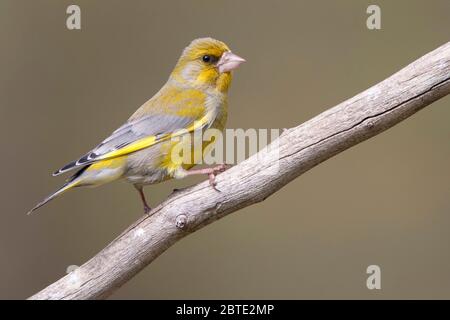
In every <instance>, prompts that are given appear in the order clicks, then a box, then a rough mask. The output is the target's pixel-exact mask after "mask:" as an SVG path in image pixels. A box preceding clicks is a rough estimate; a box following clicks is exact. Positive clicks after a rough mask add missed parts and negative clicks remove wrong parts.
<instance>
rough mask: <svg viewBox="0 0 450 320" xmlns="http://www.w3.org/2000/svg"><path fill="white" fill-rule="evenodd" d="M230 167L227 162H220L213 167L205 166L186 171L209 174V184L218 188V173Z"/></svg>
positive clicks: (189, 174) (191, 173)
mask: <svg viewBox="0 0 450 320" xmlns="http://www.w3.org/2000/svg"><path fill="white" fill-rule="evenodd" d="M228 168H229V166H228V165H226V164H219V165H218V166H215V167H212V168H203V169H191V170H189V171H186V175H188V176H192V175H195V174H207V175H208V179H209V184H210V185H211V187H213V188H214V189H215V188H216V184H217V183H216V175H217V174H219V173H221V172H224V171H225V170H227V169H228Z"/></svg>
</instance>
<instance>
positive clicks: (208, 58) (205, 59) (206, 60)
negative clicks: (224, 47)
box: [202, 54, 212, 63]
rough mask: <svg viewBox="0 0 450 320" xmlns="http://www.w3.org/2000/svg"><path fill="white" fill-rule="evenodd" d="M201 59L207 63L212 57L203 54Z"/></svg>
mask: <svg viewBox="0 0 450 320" xmlns="http://www.w3.org/2000/svg"><path fill="white" fill-rule="evenodd" d="M202 60H203V62H206V63H208V62H211V60H212V59H211V56H209V55H207V54H205V55H204V56H203V57H202Z"/></svg>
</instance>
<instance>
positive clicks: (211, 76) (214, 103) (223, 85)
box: [30, 38, 231, 212]
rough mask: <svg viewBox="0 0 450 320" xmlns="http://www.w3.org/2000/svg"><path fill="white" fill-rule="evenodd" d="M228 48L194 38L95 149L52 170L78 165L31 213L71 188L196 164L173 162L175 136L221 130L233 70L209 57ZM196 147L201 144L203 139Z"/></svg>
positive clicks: (165, 173) (179, 172)
mask: <svg viewBox="0 0 450 320" xmlns="http://www.w3.org/2000/svg"><path fill="white" fill-rule="evenodd" d="M229 51H230V49H229V48H228V47H227V46H226V45H225V44H224V43H223V42H220V41H218V40H214V39H211V38H202V39H197V40H194V41H193V42H192V43H191V44H190V45H189V46H188V47H187V48H186V49H185V50H184V52H183V54H182V55H181V57H180V59H179V61H178V63H177V65H176V66H175V68H174V70H173V72H172V73H171V75H170V77H169V79H168V81H167V83H166V84H165V85H164V86H163V87H162V88H161V90H160V91H159V92H158V93H157V94H155V96H153V97H152V98H151V99H150V100H148V101H147V102H146V103H144V104H143V105H142V106H141V107H140V108H139V109H138V110H137V111H136V112H135V113H134V114H133V115H132V116H131V117H130V118H129V119H128V121H127V122H126V123H125V124H124V125H123V126H122V127H120V128H119V129H117V130H116V131H115V132H114V133H113V134H112V135H111V136H110V137H108V138H107V139H105V140H104V141H103V142H102V143H101V144H100V145H98V146H97V147H96V148H95V149H93V150H92V151H91V152H89V153H87V154H86V155H85V156H83V157H82V158H80V159H78V160H77V161H74V162H71V163H69V164H68V165H66V166H64V167H63V168H62V169H60V170H58V171H57V172H55V174H54V175H58V174H61V173H63V172H66V171H69V170H72V169H75V168H78V169H79V171H78V172H77V173H76V174H75V175H73V176H72V177H71V178H70V179H69V180H68V182H67V183H66V184H65V185H64V186H63V187H62V188H60V189H59V190H58V191H56V192H55V193H54V194H52V195H50V196H49V197H47V198H46V199H44V201H42V202H41V203H39V204H38V205H37V206H36V207H35V208H33V209H32V210H31V211H30V212H32V211H34V210H35V209H37V208H39V207H40V206H42V205H44V204H45V203H47V202H48V201H50V200H51V199H53V198H54V197H56V196H58V195H60V194H62V193H63V192H65V191H67V190H69V189H71V188H73V187H80V186H98V185H102V184H104V183H108V182H111V181H114V180H117V179H126V180H127V181H129V182H130V183H132V184H134V185H135V186H136V187H138V188H141V187H142V186H143V185H147V184H154V183H158V182H161V181H163V180H166V179H169V178H173V177H183V176H184V174H183V172H184V171H185V170H187V169H190V168H191V167H192V166H194V164H193V163H179V162H174V161H172V159H171V150H172V148H173V147H174V146H175V144H176V143H177V142H174V141H173V138H174V136H181V135H182V134H192V133H193V132H194V130H199V129H200V130H205V129H207V128H215V129H219V130H223V129H224V127H225V123H226V119H227V92H228V89H229V86H230V83H231V73H230V72H229V71H228V72H219V68H218V66H217V65H215V64H214V63H213V61H217V60H218V59H219V58H220V57H222V56H223V55H224V53H225V52H229ZM206 55H208V56H210V57H213V58H217V59H215V60H214V59H213V58H211V62H205V61H204V60H202V59H204V56H206ZM200 146H202V149H204V148H205V147H206V146H207V143H203V144H200ZM197 151H199V150H197ZM202 151H203V150H202ZM202 151H201V152H200V154H202ZM140 190H141V189H140Z"/></svg>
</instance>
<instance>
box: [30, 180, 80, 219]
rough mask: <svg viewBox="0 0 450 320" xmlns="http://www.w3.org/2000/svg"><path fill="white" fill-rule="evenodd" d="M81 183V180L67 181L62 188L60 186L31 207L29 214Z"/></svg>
mask: <svg viewBox="0 0 450 320" xmlns="http://www.w3.org/2000/svg"><path fill="white" fill-rule="evenodd" d="M78 183H79V181H77V180H74V181H70V182H67V183H65V184H64V185H63V186H62V187H61V188H59V189H58V190H56V191H55V192H53V193H52V194H51V195H49V196H48V197H46V198H45V199H44V200H42V201H41V202H39V203H38V204H37V205H36V206H35V207H34V208H33V209H31V210H30V211H28V213H27V215H30V214H32V213H33V212H34V211H35V210H37V209H39V208H40V207H42V206H43V205H45V204H47V202H49V201H51V200H53V199H55V198H56V197H57V196H59V195H61V194H63V193H64V192H66V191H67V190H69V189H72V188H73V187H75V186H76V185H77V184H78Z"/></svg>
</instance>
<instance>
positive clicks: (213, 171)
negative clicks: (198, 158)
mask: <svg viewBox="0 0 450 320" xmlns="http://www.w3.org/2000/svg"><path fill="white" fill-rule="evenodd" d="M230 167H231V166H230V165H227V164H224V163H222V164H219V165H218V166H216V167H213V168H208V169H209V170H208V180H209V185H210V186H211V187H213V188H214V189H215V190H217V188H216V186H217V182H216V176H217V175H218V174H219V173H222V172H224V171H225V170H227V169H228V168H230ZM217 191H219V190H217Z"/></svg>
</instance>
